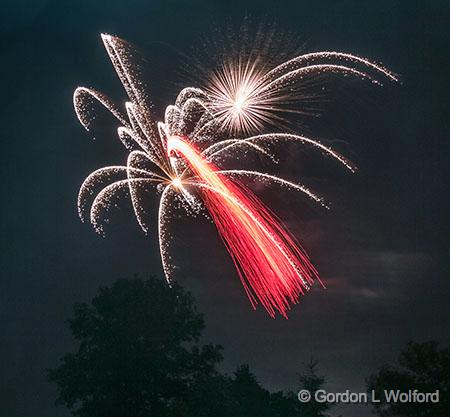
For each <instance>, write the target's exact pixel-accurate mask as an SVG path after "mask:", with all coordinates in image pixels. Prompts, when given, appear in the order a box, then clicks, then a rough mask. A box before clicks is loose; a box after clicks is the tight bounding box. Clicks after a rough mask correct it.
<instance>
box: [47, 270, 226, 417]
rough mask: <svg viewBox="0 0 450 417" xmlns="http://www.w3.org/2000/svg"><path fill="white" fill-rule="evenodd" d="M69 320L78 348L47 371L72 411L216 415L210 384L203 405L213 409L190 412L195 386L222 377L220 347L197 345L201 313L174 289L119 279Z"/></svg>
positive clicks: (100, 415) (133, 416) (87, 416)
mask: <svg viewBox="0 0 450 417" xmlns="http://www.w3.org/2000/svg"><path fill="white" fill-rule="evenodd" d="M69 322H70V329H71V331H72V334H73V336H74V337H75V339H76V340H77V341H78V342H79V346H78V350H77V351H76V352H75V353H70V354H67V355H65V356H64V357H63V359H62V364H61V365H60V366H59V367H58V368H56V369H53V370H49V371H48V377H49V380H50V381H52V382H55V383H56V384H57V386H58V400H57V402H58V403H60V404H65V405H66V406H67V407H68V408H69V409H70V410H71V411H72V413H73V414H74V415H75V416H79V417H107V416H108V417H114V416H117V417H127V416H130V417H141V416H142V417H144V416H153V417H155V416H174V417H175V416H178V415H179V416H190V415H192V416H194V415H195V416H196V417H198V416H202V415H205V416H206V415H208V416H210V415H218V416H220V415H221V414H220V411H221V410H220V409H218V410H213V408H214V407H213V406H212V405H211V401H209V399H210V398H212V397H213V394H214V390H211V389H209V395H210V396H209V397H204V398H203V402H202V407H203V409H205V410H207V411H209V412H211V413H212V414H207V413H206V411H205V414H201V413H198V412H197V411H199V410H196V412H195V413H194V412H192V411H191V408H192V407H193V406H195V404H193V402H194V400H195V398H196V397H197V396H198V393H199V392H200V391H201V389H202V387H203V389H204V387H209V388H211V387H212V386H217V385H222V384H224V383H225V381H224V380H223V377H221V376H220V375H219V374H218V373H217V371H216V369H215V366H216V364H217V363H218V362H219V361H221V359H222V356H221V348H220V347H219V346H214V345H203V346H201V345H199V336H200V334H201V331H202V330H203V327H204V322H203V318H202V316H201V315H200V314H199V313H198V312H197V311H196V309H195V307H194V302H193V299H192V297H191V296H190V295H189V294H188V293H186V292H185V291H183V290H182V288H181V287H179V286H177V285H174V286H173V287H172V288H168V286H167V285H166V284H165V283H162V282H161V281H159V280H157V279H153V278H152V279H147V280H140V279H131V280H127V279H122V280H119V281H117V282H116V283H115V284H114V285H113V286H112V287H111V288H102V289H101V290H100V292H99V294H98V295H97V296H96V297H95V298H94V299H93V300H92V305H87V304H76V305H75V308H74V318H72V319H71V320H69ZM217 392H218V393H220V390H218V391H217ZM208 407H209V410H208ZM197 408H199V407H197ZM216 408H218V407H216ZM215 411H217V413H215ZM213 412H214V413H213Z"/></svg>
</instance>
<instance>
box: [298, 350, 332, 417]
mask: <svg viewBox="0 0 450 417" xmlns="http://www.w3.org/2000/svg"><path fill="white" fill-rule="evenodd" d="M318 372H319V370H318V361H317V360H316V359H313V358H311V359H310V361H309V363H307V364H306V365H305V367H304V370H303V371H302V372H301V373H300V375H299V378H298V382H299V391H300V390H307V391H309V392H310V393H311V400H310V401H308V402H305V403H302V402H300V401H298V400H297V402H296V413H297V415H298V416H302V417H328V416H329V415H328V414H326V412H327V411H328V410H330V409H331V408H332V406H333V404H330V403H329V402H317V401H316V400H315V398H314V393H315V392H316V391H318V390H320V389H323V388H324V385H325V382H326V379H325V377H324V376H322V375H319V373H318ZM295 396H296V398H297V393H295Z"/></svg>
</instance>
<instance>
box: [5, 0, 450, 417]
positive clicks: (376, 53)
mask: <svg viewBox="0 0 450 417" xmlns="http://www.w3.org/2000/svg"><path fill="white" fill-rule="evenodd" d="M0 15H1V25H0V27H1V31H2V36H1V39H0V42H1V63H2V65H1V72H2V85H1V91H2V101H3V105H2V111H1V115H2V120H1V122H2V123H1V124H2V133H1V141H0V144H1V153H0V155H1V159H2V161H1V162H2V163H1V165H0V170H1V178H2V188H3V190H2V204H1V234H0V236H1V239H2V240H1V252H0V254H1V255H0V256H1V279H0V330H1V343H0V361H1V362H0V375H1V378H0V415H1V416H2V417H3V416H5V417H15V416H17V417H19V416H20V417H31V416H33V417H44V416H45V417H49V416H54V417H63V416H68V412H67V410H65V409H64V408H63V407H58V408H55V406H54V404H53V403H54V400H55V396H56V391H55V389H54V387H52V386H51V385H50V384H48V383H47V382H46V380H45V376H44V370H45V369H46V368H49V367H55V366H56V365H57V364H58V358H60V357H61V356H62V355H63V354H64V353H66V352H67V351H69V350H71V349H73V348H74V345H73V340H72V338H71V336H70V333H69V330H68V326H67V319H68V318H69V317H70V316H71V314H72V306H73V304H74V303H75V302H78V301H89V300H91V298H92V297H93V295H94V294H95V293H96V291H97V289H98V288H99V287H100V286H102V285H109V284H111V283H112V282H114V281H115V280H116V279H118V278H121V277H131V276H132V275H133V274H134V273H140V274H142V275H148V274H154V275H157V276H162V270H161V266H160V260H159V257H158V256H159V255H158V249H157V239H156V234H155V233H156V228H155V229H154V230H153V232H154V233H153V234H152V233H150V235H149V236H145V235H144V234H143V233H142V232H141V231H140V229H139V228H138V226H137V223H136V221H135V219H134V216H133V214H132V210H131V208H130V206H129V203H128V202H127V201H123V202H122V204H121V209H120V210H118V214H117V215H116V216H113V224H112V225H111V226H110V227H109V228H108V230H107V232H108V234H107V237H106V238H102V237H100V236H98V235H97V234H96V233H95V232H94V231H93V229H92V228H91V227H90V226H89V225H86V224H82V223H81V222H80V220H79V218H78V216H77V211H76V196H77V193H78V188H79V186H80V184H81V182H82V181H83V179H84V178H85V176H86V175H87V174H88V173H90V172H91V171H92V170H94V169H96V168H98V167H101V166H104V165H109V164H119V163H123V162H124V161H125V158H126V153H125V151H124V150H123V149H122V147H121V145H120V142H119V141H118V140H117V138H116V136H115V135H114V128H115V127H116V126H114V125H113V126H112V127H111V129H110V130H108V129H104V132H103V133H104V134H99V135H97V140H96V141H92V140H91V136H90V135H89V134H88V133H87V132H85V131H84V130H83V128H82V127H81V126H80V125H79V123H78V120H77V118H76V116H75V114H74V111H73V107H72V93H73V90H74V89H75V87H76V86H78V85H86V86H93V87H95V88H98V89H99V90H101V91H104V92H107V93H108V94H110V95H112V96H113V97H115V98H118V99H119V100H121V101H124V100H125V93H124V92H123V91H122V90H121V86H120V83H119V81H118V80H117V79H116V76H115V73H114V71H113V68H112V66H111V65H110V62H109V59H108V57H107V55H106V52H105V51H104V49H103V45H102V43H101V40H100V37H99V34H100V33H101V32H107V33H111V34H116V35H118V36H120V37H122V38H124V39H126V40H129V41H131V42H133V43H134V44H135V45H138V46H139V48H140V50H141V51H144V53H145V56H146V58H147V63H148V65H149V67H152V66H153V65H152V63H153V62H155V65H154V66H153V68H154V73H151V72H149V74H150V75H149V81H150V83H151V85H152V86H153V87H154V89H153V90H152V91H151V92H150V93H151V94H155V96H157V97H155V102H156V103H159V104H160V108H159V109H156V110H157V111H159V115H160V117H162V116H163V110H162V108H163V106H166V105H168V104H171V103H172V102H173V101H174V98H175V96H176V94H177V92H178V91H179V89H180V88H179V87H180V86H183V82H184V80H183V73H185V71H182V69H180V68H170V69H171V70H173V73H174V74H178V78H177V77H175V76H174V77H175V78H173V79H172V78H170V77H169V76H168V75H167V74H172V71H167V72H166V71H165V70H164V68H169V67H173V66H178V65H179V62H180V61H179V60H176V59H174V60H173V61H171V59H170V57H171V56H172V55H173V53H169V52H168V51H169V50H172V49H174V48H176V49H177V50H180V51H183V52H184V53H187V54H189V51H192V50H193V49H195V47H194V45H195V44H196V43H197V42H200V40H201V39H202V37H203V38H204V37H208V36H209V35H210V34H211V33H213V31H212V30H211V29H212V28H215V27H220V26H224V27H225V26H226V25H228V24H229V23H230V22H232V23H233V22H240V21H244V19H245V18H248V19H250V20H252V21H258V20H260V19H262V20H269V21H273V22H275V23H276V25H277V26H278V27H279V28H281V29H282V30H283V31H284V32H287V33H289V34H292V36H291V39H299V40H300V41H301V43H302V44H304V45H306V50H307V51H315V50H339V51H346V52H352V53H355V54H358V55H362V56H366V57H370V58H372V59H375V60H379V61H381V62H383V63H384V64H385V65H386V66H388V67H389V68H390V69H392V70H393V71H395V72H397V73H399V74H401V78H402V83H401V84H397V85H395V86H387V87H386V88H375V87H369V88H367V86H366V87H364V86H359V85H355V86H351V88H350V89H347V88H338V87H337V88H336V89H335V94H333V96H334V97H333V98H334V100H333V102H330V103H327V105H326V111H325V112H324V115H323V117H321V118H319V119H315V120H313V121H311V123H309V124H308V127H307V133H310V134H312V135H313V136H315V137H320V138H323V139H324V140H326V139H333V141H332V142H330V143H332V144H333V145H334V146H335V147H336V148H337V149H339V150H340V151H341V152H343V153H344V154H345V155H347V156H349V157H350V158H351V159H353V160H354V161H355V162H356V163H357V165H358V166H359V168H360V170H359V172H358V174H357V175H350V174H348V173H345V172H342V170H340V169H337V168H336V166H335V165H334V164H333V163H331V162H330V161H329V160H328V161H327V160H325V161H324V160H321V159H320V158H314V156H310V155H308V153H305V152H300V150H299V149H298V148H296V147H289V152H286V153H285V154H282V162H283V163H282V164H281V166H280V168H279V170H280V173H282V174H283V175H285V176H287V177H289V178H292V179H295V178H297V179H298V178H300V177H301V178H302V180H303V182H304V183H306V184H309V185H311V186H312V187H313V188H314V189H315V190H317V191H319V192H320V193H321V194H323V195H325V196H326V197H327V200H328V201H330V202H332V206H333V209H332V210H330V211H325V210H322V209H320V208H316V207H314V206H312V205H311V204H309V203H305V201H304V200H303V199H302V198H301V197H299V196H295V195H292V194H290V193H288V192H286V191H280V190H279V189H271V190H266V189H263V190H259V189H257V188H255V191H258V192H259V191H261V194H260V195H261V197H262V198H263V199H264V201H266V202H268V203H269V204H270V205H271V206H272V207H273V208H274V210H275V211H276V212H277V213H278V214H279V215H280V217H281V218H282V219H283V220H284V221H285V223H286V224H287V225H288V227H289V228H290V229H291V230H292V231H293V232H294V233H295V234H296V235H297V236H298V237H299V239H300V240H301V241H302V243H303V244H304V246H305V247H306V248H307V250H308V252H309V253H310V255H311V256H312V258H313V260H314V263H315V265H316V266H317V267H318V269H319V271H320V273H321V276H322V277H323V279H324V281H325V283H326V284H327V286H328V289H327V290H322V289H320V288H315V289H314V290H313V291H312V292H311V293H310V294H308V295H307V296H306V297H305V298H304V299H302V302H301V303H300V305H298V306H296V307H295V308H294V309H293V311H292V312H291V315H290V319H289V320H287V321H286V320H284V319H281V318H278V319H275V320H273V319H270V318H269V317H268V316H267V315H266V314H265V312H264V311H263V309H262V308H258V310H257V311H256V312H254V311H253V310H252V309H251V308H250V304H249V302H248V300H247V298H246V297H245V294H244V292H243V290H242V287H241V285H240V283H239V280H238V277H237V276H236V274H235V272H234V269H233V266H232V262H231V261H230V259H229V257H228V255H227V253H226V251H225V249H224V248H223V246H222V243H221V242H220V239H219V238H218V237H217V234H216V232H215V231H214V228H213V227H212V226H211V225H210V224H209V223H208V222H207V221H205V220H202V219H199V220H198V221H196V222H194V221H193V220H192V219H190V220H189V219H188V220H186V219H184V218H180V219H177V220H176V222H175V223H174V225H173V229H172V231H173V232H174V234H175V235H176V237H177V238H176V240H175V242H174V254H176V257H175V259H176V260H177V266H178V269H177V274H176V276H177V278H178V279H179V282H180V283H181V284H182V285H183V286H184V287H185V288H187V289H189V290H191V291H192V292H193V293H194V295H195V297H196V299H197V301H198V307H199V310H200V311H202V312H204V313H205V320H206V330H205V336H204V339H205V341H211V342H216V343H220V344H222V345H223V346H224V356H225V361H224V364H223V370H224V371H226V372H231V371H232V370H233V369H235V368H236V367H237V366H238V365H239V364H241V363H245V362H248V363H249V364H250V366H251V368H252V369H253V371H254V372H255V373H256V375H257V376H258V379H259V380H260V382H261V383H262V384H263V385H264V386H265V387H267V388H269V389H284V388H294V387H295V381H296V373H297V372H298V371H299V370H300V369H301V366H302V364H303V363H305V362H307V361H308V360H309V358H310V357H311V355H312V356H314V357H316V358H317V359H318V360H319V362H320V369H321V372H322V373H323V374H325V375H326V376H327V379H328V381H329V382H328V386H327V387H328V389H329V390H330V391H333V390H336V391H344V390H346V389H350V390H354V391H356V392H361V391H364V389H365V384H364V381H365V378H366V377H367V376H368V375H369V374H370V373H371V372H374V371H375V370H376V369H377V367H378V366H380V365H381V364H382V363H385V362H390V361H393V360H394V359H395V358H396V356H397V355H398V353H399V351H400V349H401V348H402V347H403V346H404V345H405V344H406V342H407V341H409V340H418V341H422V340H427V339H436V340H440V341H443V342H444V343H448V341H449V338H448V329H449V328H450V315H449V308H448V300H449V289H450V279H449V278H450V277H449V244H448V238H449V236H450V233H449V232H450V221H449V216H448V213H449V208H450V207H449V205H450V199H449V193H448V180H449V173H450V168H449V167H450V137H449V122H448V121H449V82H450V68H449V65H448V64H449V62H448V61H449V56H450V55H449V44H450V43H449V42H450V37H449V25H448V18H449V16H450V5H449V3H448V2H445V1H430V2H421V1H406V0H404V1H400V2H397V1H372V2H361V1H301V0H295V1H290V2H281V1H273V2H269V1H246V0H241V1H236V2H234V1H220V2H219V1H207V0H196V1H179V0H178V1H175V0H171V1H167V0H165V1H164V0H159V1H156V0H153V1H152V0H146V1H128V2H125V1H117V0H114V1H109V2H106V1H95V0H94V1H93V0H90V1H87V0H85V1H78V2H69V1H62V0H54V1H45V0H35V1H29V2H27V1H13V0H7V1H6V2H5V1H4V2H2V7H1V11H0ZM166 45H171V46H172V49H171V48H169V47H168V46H167V47H166ZM171 54H172V55H171ZM172 62H173V65H171V64H172ZM191 75H192V74H191ZM193 78H195V77H193ZM338 84H339V82H338V81H337V85H338ZM111 120H112V119H111ZM151 203H153V207H155V208H156V199H155V201H154V202H151ZM150 206H151V204H150ZM155 211H156V210H155ZM153 214H155V213H153ZM175 251H176V252H175ZM341 412H342V413H343V415H345V416H350V417H356V416H358V417H366V416H369V415H370V411H369V409H368V408H367V407H363V406H359V407H358V406H352V407H350V406H348V407H347V408H344V409H343V410H342V411H341Z"/></svg>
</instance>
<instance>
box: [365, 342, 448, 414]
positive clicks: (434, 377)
mask: <svg viewBox="0 0 450 417" xmlns="http://www.w3.org/2000/svg"><path fill="white" fill-rule="evenodd" d="M367 386H368V390H369V391H370V392H371V391H372V390H374V391H375V393H376V396H377V399H379V400H381V402H380V403H374V408H375V412H376V413H377V414H378V415H379V416H380V417H448V416H449V415H450V399H449V394H450V350H449V349H447V348H442V347H440V346H439V344H438V343H437V342H425V343H414V342H411V343H409V344H408V345H407V347H406V348H405V349H404V350H403V351H402V352H401V354H400V357H399V361H398V365H396V366H384V367H382V368H381V369H380V370H379V371H378V372H377V373H376V374H374V375H372V376H371V377H370V378H369V379H368V384H367ZM385 390H399V391H400V392H408V391H410V390H411V391H413V390H418V391H419V392H421V393H431V392H435V391H436V390H439V402H438V403H431V402H425V403H418V402H395V403H394V402H390V403H388V402H387V401H386V397H385V393H384V391H385Z"/></svg>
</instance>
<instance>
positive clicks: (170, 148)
mask: <svg viewBox="0 0 450 417" xmlns="http://www.w3.org/2000/svg"><path fill="white" fill-rule="evenodd" d="M167 152H168V154H169V155H172V154H173V153H174V152H175V153H177V154H178V155H182V156H183V158H184V159H185V161H186V162H187V163H188V165H189V167H190V168H191V169H192V171H193V172H194V174H195V175H196V177H197V178H198V184H197V185H198V186H199V187H200V188H201V193H202V197H203V201H204V203H205V206H206V208H207V210H208V211H209V213H210V215H211V217H212V219H213V221H214V223H215V225H216V227H217V230H218V232H219V235H220V237H221V238H222V240H223V242H224V243H225V246H226V248H227V250H228V252H229V253H230V255H231V257H232V259H233V261H234V264H235V265H236V268H237V270H238V273H239V277H240V279H241V282H242V284H243V286H244V288H245V291H246V293H247V295H248V298H249V299H250V302H251V304H252V306H253V308H255V306H256V304H257V301H258V300H259V302H260V303H261V304H262V305H263V306H264V308H265V309H266V310H267V312H268V313H269V315H270V316H272V317H274V316H275V313H276V311H278V312H279V313H280V314H281V315H283V316H284V317H286V318H287V312H288V310H289V309H290V306H291V305H292V304H296V303H297V302H298V301H299V298H300V295H302V294H304V293H305V291H307V290H309V288H310V286H311V285H312V284H313V282H314V280H316V279H317V280H318V281H319V282H321V281H320V279H319V276H318V273H317V271H316V269H315V268H314V266H313V265H312V263H311V261H310V259H309V257H308V255H307V254H306V253H305V252H304V250H303V249H302V248H301V246H300V245H299V244H298V243H297V242H296V240H295V238H294V237H293V236H292V234H291V233H289V232H288V231H287V230H286V228H285V227H284V226H283V224H282V223H281V222H280V220H279V219H277V217H276V216H275V215H274V214H273V213H272V212H271V211H270V209H269V208H268V207H266V206H265V205H264V204H263V203H262V202H261V201H260V200H259V199H258V198H257V197H256V196H255V195H254V194H253V193H252V192H251V191H250V190H249V189H247V188H246V187H244V186H243V185H242V184H240V183H239V182H237V181H232V180H230V179H229V178H227V177H225V176H224V175H222V174H220V172H219V168H218V167H216V166H215V165H214V164H212V163H210V162H208V161H206V160H205V159H204V158H203V157H202V156H201V154H200V152H198V150H197V149H196V148H195V147H194V146H193V145H192V144H191V143H189V142H188V140H187V139H186V138H182V137H180V136H172V137H170V138H169V140H168V143H167Z"/></svg>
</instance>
